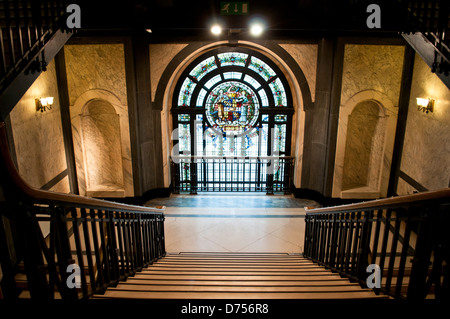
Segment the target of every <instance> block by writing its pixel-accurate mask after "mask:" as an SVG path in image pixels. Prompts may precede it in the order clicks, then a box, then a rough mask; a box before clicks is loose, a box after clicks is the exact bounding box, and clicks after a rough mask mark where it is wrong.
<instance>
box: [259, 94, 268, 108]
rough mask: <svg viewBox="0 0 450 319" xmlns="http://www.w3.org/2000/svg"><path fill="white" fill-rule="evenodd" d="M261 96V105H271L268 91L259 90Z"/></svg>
mask: <svg viewBox="0 0 450 319" xmlns="http://www.w3.org/2000/svg"><path fill="white" fill-rule="evenodd" d="M258 94H259V97H260V98H261V106H263V107H264V106H269V99H268V98H267V94H266V91H264V90H259V91H258Z"/></svg>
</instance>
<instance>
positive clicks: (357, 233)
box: [351, 212, 361, 279]
mask: <svg viewBox="0 0 450 319" xmlns="http://www.w3.org/2000/svg"><path fill="white" fill-rule="evenodd" d="M360 218H361V212H357V213H356V220H355V224H356V227H355V240H354V241H353V249H352V261H351V268H352V269H351V275H352V276H356V275H357V272H356V265H357V259H358V244H359V241H360V230H361V225H360V224H361V222H360ZM353 279H354V278H353Z"/></svg>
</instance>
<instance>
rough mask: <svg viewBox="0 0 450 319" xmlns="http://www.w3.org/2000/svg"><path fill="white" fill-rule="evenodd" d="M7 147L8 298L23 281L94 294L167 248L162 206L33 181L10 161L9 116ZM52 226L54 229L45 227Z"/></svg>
mask: <svg viewBox="0 0 450 319" xmlns="http://www.w3.org/2000/svg"><path fill="white" fill-rule="evenodd" d="M0 149H1V155H2V156H1V158H0V164H1V166H0V171H1V175H2V176H1V186H2V189H3V193H4V197H5V200H4V201H3V202H0V205H1V206H0V226H1V227H0V246H1V247H0V258H1V259H0V263H1V267H2V272H3V280H2V283H1V284H2V285H1V290H2V295H3V296H4V297H5V298H12V299H14V298H17V296H18V295H19V293H20V292H21V291H20V290H21V285H24V284H26V285H27V289H28V290H29V293H30V295H31V298H38V299H53V298H63V299H78V298H89V297H90V296H92V295H93V294H99V293H103V292H104V291H105V290H106V288H107V287H110V286H115V285H117V284H118V282H119V281H122V280H126V278H127V277H129V276H133V275H134V274H135V273H136V272H137V271H140V270H141V269H142V268H144V267H146V266H148V265H149V264H151V263H153V262H154V261H156V260H158V259H159V258H161V257H163V256H164V255H165V242H164V214H163V209H162V208H150V207H144V206H133V205H126V204H120V203H115V202H111V201H105V200H99V199H93V198H87V197H83V196H78V195H71V194H63V193H56V192H48V191H42V190H38V189H35V188H33V187H31V186H29V185H28V184H26V183H25V182H24V181H23V179H22V178H21V177H20V176H19V173H18V172H17V170H16V168H15V166H14V164H13V162H12V160H11V156H10V154H9V150H8V142H7V136H6V130H5V124H4V123H0ZM0 195H2V194H0ZM1 197H2V196H0V198H1ZM2 217H3V218H2ZM5 221H6V222H7V223H8V224H9V225H14V227H15V229H16V230H17V234H16V236H14V238H15V242H14V243H9V246H10V247H11V245H13V247H14V253H15V254H17V255H20V258H23V259H21V260H23V267H24V270H25V274H26V283H23V282H22V283H21V282H18V281H17V280H15V276H16V271H14V269H13V267H14V266H13V265H12V264H13V262H12V258H11V251H10V249H8V245H7V244H8V243H7V242H8V240H7V239H6V235H5V228H4V226H5ZM46 227H47V228H49V229H50V235H49V236H46V234H45V233H44V232H45V229H46ZM10 241H11V239H10ZM22 288H23V287H22Z"/></svg>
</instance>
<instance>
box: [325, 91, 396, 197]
mask: <svg viewBox="0 0 450 319" xmlns="http://www.w3.org/2000/svg"><path fill="white" fill-rule="evenodd" d="M365 102H370V103H372V104H376V105H377V106H378V121H377V122H378V124H377V127H376V130H375V134H374V136H373V140H372V145H370V146H369V147H368V149H369V151H370V166H369V168H368V178H370V179H371V180H370V181H368V182H367V185H366V186H365V187H355V188H354V189H344V188H343V181H344V162H345V156H346V145H347V134H348V128H349V117H350V115H351V114H352V112H353V111H354V110H355V108H356V107H357V106H358V105H362V103H365ZM397 115H398V107H397V106H395V105H394V103H393V102H392V101H391V100H390V99H389V98H388V97H387V96H386V95H385V94H384V93H382V92H379V91H375V90H365V91H361V92H359V93H357V94H355V95H353V96H352V97H351V98H350V99H349V100H348V101H346V102H345V103H343V104H342V105H341V107H340V112H339V127H338V136H337V145H336V157H335V167H334V177H333V193H332V196H333V197H335V198H360V199H374V198H382V197H386V195H387V188H388V183H389V173H390V169H391V163H392V155H393V149H394V140H395V131H396V125H397ZM377 149H379V151H377Z"/></svg>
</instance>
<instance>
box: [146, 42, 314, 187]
mask: <svg viewBox="0 0 450 319" xmlns="http://www.w3.org/2000/svg"><path fill="white" fill-rule="evenodd" d="M237 45H238V46H242V47H246V48H249V49H253V50H255V51H259V52H260V53H262V54H264V55H266V56H267V57H268V58H269V59H271V60H272V61H273V62H275V63H276V64H277V65H278V66H279V67H280V69H281V71H282V72H283V73H284V75H285V76H286V79H287V80H288V82H289V85H290V89H291V92H292V95H293V96H292V98H293V104H294V108H295V109H296V114H295V115H294V118H293V123H292V136H293V138H292V141H293V145H292V147H291V149H292V153H293V155H294V156H295V158H296V159H295V168H294V184H295V186H296V187H300V181H301V171H302V158H303V139H304V127H305V122H304V121H305V109H311V108H312V107H313V102H312V98H311V90H310V88H309V85H308V82H307V80H306V77H305V75H304V73H303V71H302V70H301V68H300V67H299V65H298V64H297V63H296V62H295V60H294V59H293V58H292V57H291V56H290V55H289V53H288V52H287V51H286V50H284V49H283V48H282V47H281V46H279V45H278V44H277V43H276V42H274V41H265V42H264V43H263V44H260V43H256V42H250V41H239V42H238V44H237ZM221 46H230V44H229V42H228V41H220V42H213V43H206V42H205V43H201V44H200V43H195V44H190V45H188V46H187V47H185V48H183V49H182V50H181V51H180V52H179V53H178V54H177V55H176V56H175V57H174V58H173V59H172V61H171V62H170V63H169V64H168V66H167V67H166V69H165V70H164V72H163V74H162V76H161V78H160V80H159V83H158V85H157V90H156V93H155V101H154V103H155V104H156V105H157V107H160V108H161V135H162V145H163V166H164V168H163V169H164V186H165V187H169V185H170V180H171V179H170V165H169V163H170V153H171V148H172V141H171V136H172V121H171V114H170V108H171V105H172V99H171V96H172V95H173V92H174V88H175V86H176V84H177V82H178V79H179V77H180V76H181V74H182V73H183V71H184V69H185V68H186V67H187V66H188V65H189V64H190V63H191V62H192V61H194V60H195V58H197V57H198V56H200V55H201V54H203V53H205V52H207V51H209V50H213V49H215V48H218V47H221ZM233 46H236V45H235V44H234V45H233Z"/></svg>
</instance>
